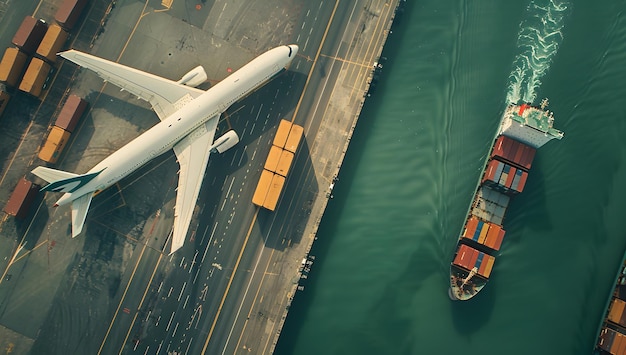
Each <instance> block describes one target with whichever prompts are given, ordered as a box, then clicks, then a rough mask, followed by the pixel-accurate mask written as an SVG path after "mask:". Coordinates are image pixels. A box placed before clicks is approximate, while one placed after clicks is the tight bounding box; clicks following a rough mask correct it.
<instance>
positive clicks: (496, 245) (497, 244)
mask: <svg viewBox="0 0 626 355" xmlns="http://www.w3.org/2000/svg"><path fill="white" fill-rule="evenodd" d="M504 233H506V232H505V231H504V229H500V233H498V239H497V240H496V242H495V243H494V245H493V250H500V247H501V246H502V240H504Z"/></svg>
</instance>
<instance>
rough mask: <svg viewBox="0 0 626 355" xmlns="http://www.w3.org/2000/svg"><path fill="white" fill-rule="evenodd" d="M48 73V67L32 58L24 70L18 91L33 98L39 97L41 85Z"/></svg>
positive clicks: (37, 59)
mask: <svg viewBox="0 0 626 355" xmlns="http://www.w3.org/2000/svg"><path fill="white" fill-rule="evenodd" d="M49 73H50V65H49V64H48V63H46V62H44V61H43V60H41V59H39V58H33V59H32V60H31V61H30V65H28V69H26V73H25V74H24V78H22V82H21V83H20V87H19V89H20V90H21V91H24V92H26V93H29V94H31V95H33V96H36V97H39V95H41V92H42V90H43V84H44V82H45V81H46V78H47V77H48V74H49Z"/></svg>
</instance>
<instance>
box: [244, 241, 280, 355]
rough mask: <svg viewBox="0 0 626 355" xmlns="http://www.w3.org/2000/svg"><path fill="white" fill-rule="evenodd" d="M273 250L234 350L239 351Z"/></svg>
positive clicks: (272, 254)
mask: <svg viewBox="0 0 626 355" xmlns="http://www.w3.org/2000/svg"><path fill="white" fill-rule="evenodd" d="M274 250H275V249H272V253H271V254H270V257H269V258H268V259H267V265H265V270H263V276H262V277H261V282H260V283H259V288H257V290H256V294H255V295H254V300H253V301H252V305H251V306H250V311H249V312H248V315H247V316H246V321H245V322H244V323H243V328H242V329H241V333H240V334H239V340H237V346H236V347H235V349H239V344H240V343H241V339H242V338H243V334H244V333H245V332H246V327H247V326H248V320H249V319H250V316H251V315H252V310H253V309H254V306H255V305H256V300H257V298H259V292H261V287H262V286H263V281H264V280H265V275H267V269H268V268H269V267H270V264H271V261H272V256H274ZM259 257H260V256H259ZM252 277H254V275H252ZM252 277H251V278H250V282H252ZM261 299H263V297H261ZM244 301H245V300H242V301H241V302H244ZM235 351H237V350H235ZM263 353H265V351H263Z"/></svg>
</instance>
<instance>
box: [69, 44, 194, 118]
mask: <svg viewBox="0 0 626 355" xmlns="http://www.w3.org/2000/svg"><path fill="white" fill-rule="evenodd" d="M59 55H60V56H62V57H63V58H65V59H67V60H70V61H72V62H74V63H76V64H78V65H80V66H81V67H84V68H88V69H90V70H93V71H94V72H96V73H97V74H98V75H99V76H100V77H101V78H102V79H104V80H105V81H108V82H111V83H113V84H114V85H116V86H118V87H120V88H121V89H123V90H126V91H128V92H130V93H131V94H133V95H135V96H137V97H139V98H141V99H143V100H146V101H148V102H149V103H150V104H151V105H152V109H153V110H154V111H155V112H156V113H157V115H158V116H159V118H160V119H161V120H164V119H165V118H166V117H168V116H169V115H170V114H172V113H174V112H176V111H177V110H178V109H179V108H181V107H182V106H184V105H185V104H186V103H188V102H189V101H191V100H193V99H195V98H196V97H198V96H200V95H201V94H202V93H204V91H202V90H200V89H196V88H193V87H190V86H186V85H182V84H179V83H177V82H175V81H172V80H169V79H165V78H162V77H159V76H156V75H154V74H150V73H146V72H143V71H141V70H137V69H134V68H131V67H127V66H125V65H122V64H118V63H115V62H112V61H109V60H106V59H102V58H98V57H96V56H93V55H91V54H87V53H83V52H79V51H77V50H73V49H72V50H69V51H65V52H61V53H59Z"/></svg>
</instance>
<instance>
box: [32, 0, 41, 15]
mask: <svg viewBox="0 0 626 355" xmlns="http://www.w3.org/2000/svg"><path fill="white" fill-rule="evenodd" d="M42 3H43V0H39V4H37V7H36V8H35V11H33V17H35V15H36V14H37V11H39V8H40V7H41V4H42Z"/></svg>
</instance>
